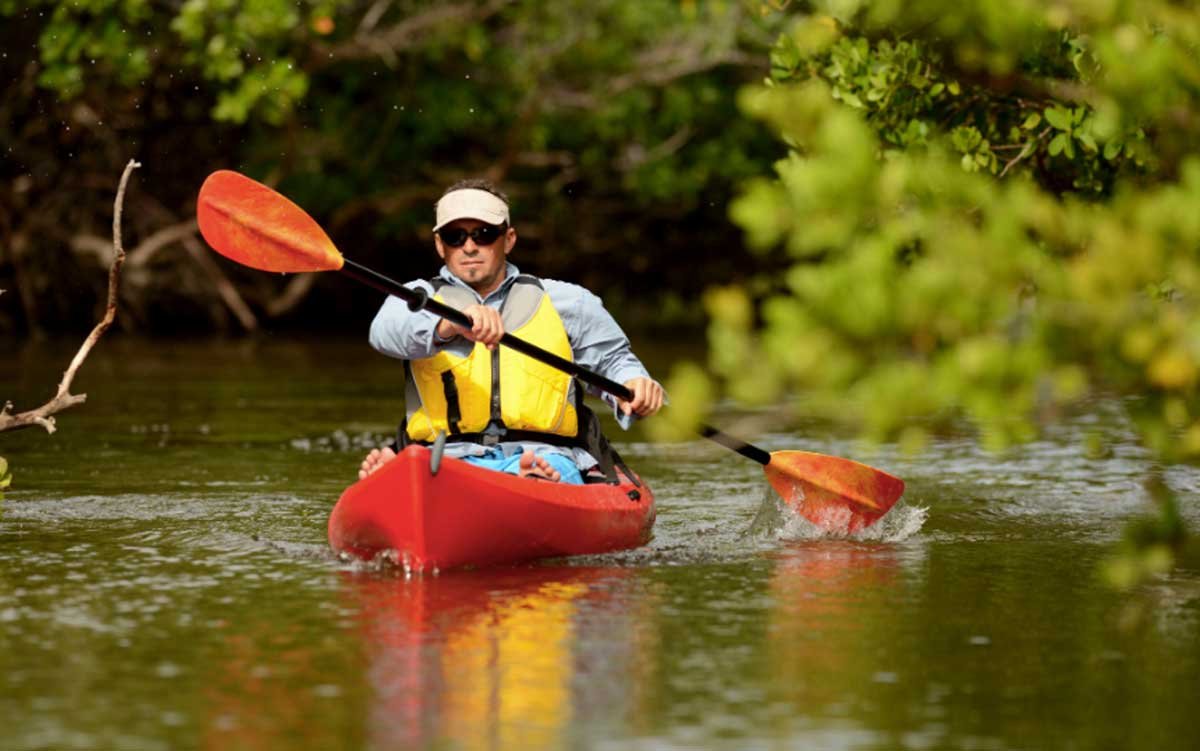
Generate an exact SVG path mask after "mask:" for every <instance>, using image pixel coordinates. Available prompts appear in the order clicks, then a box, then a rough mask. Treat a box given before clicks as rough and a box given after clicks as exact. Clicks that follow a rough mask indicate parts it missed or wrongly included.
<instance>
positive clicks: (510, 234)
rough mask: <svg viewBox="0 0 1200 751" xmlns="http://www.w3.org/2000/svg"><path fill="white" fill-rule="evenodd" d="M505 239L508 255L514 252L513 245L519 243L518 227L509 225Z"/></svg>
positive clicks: (505, 250)
mask: <svg viewBox="0 0 1200 751" xmlns="http://www.w3.org/2000/svg"><path fill="white" fill-rule="evenodd" d="M504 240H505V242H504V255H508V254H509V253H511V252H512V249H513V246H514V245H516V244H517V228H516V227H509V228H508V231H507V232H505V233H504Z"/></svg>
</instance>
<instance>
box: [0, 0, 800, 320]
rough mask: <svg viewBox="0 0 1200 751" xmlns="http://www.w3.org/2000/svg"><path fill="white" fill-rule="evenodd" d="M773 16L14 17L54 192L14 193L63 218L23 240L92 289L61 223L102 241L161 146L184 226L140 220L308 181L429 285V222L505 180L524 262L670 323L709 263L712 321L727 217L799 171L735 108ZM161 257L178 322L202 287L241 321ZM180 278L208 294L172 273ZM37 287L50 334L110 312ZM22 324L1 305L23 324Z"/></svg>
mask: <svg viewBox="0 0 1200 751" xmlns="http://www.w3.org/2000/svg"><path fill="white" fill-rule="evenodd" d="M751 10H752V9H751ZM751 10H748V7H747V5H746V4H744V3H742V2H719V3H680V2H678V0H647V1H646V2H628V0H562V1H561V2H554V3H546V2H540V1H538V2H535V1H534V0H513V1H512V2H453V3H439V2H433V1H432V0H407V1H406V2H396V3H358V2H352V1H351V0H251V1H250V2H234V1H233V0H183V1H181V2H178V3H167V4H163V3H152V2H149V0H86V2H76V1H75V0H33V2H31V3H15V2H12V0H0V45H3V46H5V48H6V49H9V50H14V49H17V48H18V46H20V48H21V49H22V50H25V52H23V53H22V55H21V59H20V60H18V59H17V58H18V56H17V55H16V54H11V53H10V54H9V55H8V56H7V57H5V58H0V75H4V76H10V77H12V78H14V79H15V80H16V84H14V86H13V88H12V91H13V94H12V95H11V96H6V97H5V98H4V99H2V100H0V116H2V117H0V145H3V146H5V147H7V146H9V145H12V148H10V149H9V150H8V151H7V152H6V153H5V155H6V157H7V158H8V159H9V160H10V161H9V164H10V165H11V169H12V170H13V171H14V173H15V174H21V175H26V174H28V175H30V176H31V177H32V179H33V182H32V183H29V184H28V189H26V190H25V191H24V192H23V193H22V195H21V196H20V197H19V198H17V199H14V200H19V201H20V202H21V203H22V204H23V205H27V206H29V207H37V211H36V212H32V213H30V214H29V215H28V216H29V219H28V221H29V227H27V228H24V227H17V228H16V232H15V234H18V235H25V236H31V237H38V238H39V240H38V242H40V243H44V244H46V245H48V246H52V247H54V248H55V249H56V250H60V252H58V253H47V254H43V255H42V256H41V257H42V258H44V259H46V260H45V264H46V265H47V266H57V268H48V269H46V274H45V277H46V278H47V279H49V278H52V277H53V276H55V275H57V276H71V277H72V278H84V277H85V275H83V274H78V273H70V274H67V273H65V272H64V271H63V269H62V268H61V267H62V266H63V265H67V264H70V263H72V261H69V260H65V258H70V256H71V254H70V253H69V251H64V250H61V249H62V248H64V247H66V246H67V244H68V243H69V242H70V236H69V235H68V233H66V232H65V230H63V231H62V234H63V235H66V236H64V237H58V236H54V235H55V230H56V229H57V228H65V227H73V228H75V229H76V233H78V232H79V231H82V230H83V228H85V227H98V226H101V225H102V224H103V223H104V222H105V221H106V218H105V217H110V212H111V205H110V204H109V203H108V202H107V200H106V199H103V198H102V197H101V195H100V194H99V193H98V192H97V191H95V190H90V189H85V188H83V187H82V186H84V185H96V184H101V182H102V181H105V184H107V183H106V181H107V180H108V179H109V177H110V175H112V174H119V172H120V169H121V167H122V166H123V165H124V163H125V161H127V160H128V158H129V157H130V155H131V153H133V152H136V153H137V155H138V156H139V158H141V159H145V160H146V162H147V164H148V165H149V164H153V163H158V164H161V165H164V166H166V165H170V167H171V169H170V170H168V171H167V172H166V173H164V174H163V175H161V176H160V178H159V179H158V180H156V181H155V185H156V190H155V191H154V194H155V196H154V197H155V198H156V199H161V201H162V203H163V205H162V206H160V207H157V208H162V209H166V210H167V211H168V212H170V213H171V214H173V215H174V216H173V217H172V218H170V219H168V218H165V217H164V214H163V213H162V212H160V211H158V210H157V209H156V210H155V211H154V212H138V211H130V212H129V213H128V215H127V216H128V220H129V222H130V223H131V225H134V224H135V223H136V222H138V221H139V219H140V218H142V217H144V220H143V221H145V222H146V223H147V224H156V225H158V226H157V227H147V231H148V232H149V231H154V229H157V228H159V227H161V226H162V225H163V224H164V223H170V222H171V221H173V220H181V219H182V218H183V217H185V216H186V215H188V214H190V213H191V212H192V211H194V200H195V190H196V186H197V185H199V184H200V182H201V181H202V180H203V178H204V177H205V176H206V174H207V173H208V172H210V171H212V170H213V169H218V168H222V167H234V168H237V169H239V170H242V171H244V172H247V173H248V174H251V175H252V176H255V177H259V178H264V179H266V180H268V181H269V182H271V183H272V184H273V185H275V186H277V187H278V188H280V189H281V190H283V191H284V192H285V193H287V194H288V195H289V196H291V197H292V198H293V199H294V200H296V201H298V202H299V203H300V204H302V205H303V206H305V208H306V209H308V210H309V211H310V212H312V213H313V214H314V215H315V216H316V217H317V218H318V220H320V221H322V223H323V224H324V225H325V226H326V228H327V229H328V230H329V231H330V232H331V234H334V235H335V236H336V237H337V238H338V241H339V243H340V244H341V243H344V244H345V245H346V247H349V248H352V249H353V252H354V253H356V254H357V255H358V256H359V257H360V258H362V260H364V261H372V260H373V261H379V260H385V261H386V263H387V264H391V267H390V268H388V267H387V266H385V268H386V270H388V271H389V272H391V273H393V274H396V275H401V276H403V275H406V274H414V275H415V274H422V275H428V274H429V273H430V269H429V266H430V264H431V263H432V261H431V260H430V254H429V253H422V252H419V251H420V250H423V249H425V248H427V247H428V232H427V229H426V228H425V225H426V224H427V223H428V215H429V206H430V205H431V204H432V203H433V201H435V200H436V198H437V195H438V193H439V192H440V190H441V188H442V187H444V186H445V185H446V184H449V183H450V182H453V181H455V180H457V179H460V178H462V177H464V176H466V175H480V174H486V175H488V176H489V177H492V178H493V179H496V180H498V181H499V182H501V183H503V184H504V185H505V186H506V188H507V189H508V192H509V194H510V195H511V196H512V198H513V200H514V212H515V216H516V217H518V222H519V226H520V229H521V231H522V244H521V258H520V261H521V262H522V264H523V265H526V266H528V267H529V268H536V269H537V270H538V271H539V273H542V274H545V275H547V276H556V275H561V276H566V277H568V278H572V279H576V280H578V281H580V282H584V283H587V284H588V285H589V286H590V287H592V288H593V289H596V291H598V292H610V291H611V290H612V289H620V290H621V293H622V294H626V295H628V297H629V299H630V300H632V301H643V302H642V304H643V306H644V308H645V309H646V310H647V311H651V310H652V309H653V307H654V303H653V302H650V300H651V299H652V298H656V297H657V295H658V294H659V292H660V288H661V286H662V285H661V284H660V279H661V276H660V275H659V273H658V272H657V271H655V272H654V273H649V272H651V271H652V270H653V269H660V268H661V269H669V268H676V267H679V266H681V265H683V264H684V263H689V262H692V263H694V260H695V256H696V254H697V253H700V254H702V255H704V256H705V258H706V259H707V261H706V263H704V264H703V265H702V266H703V269H704V275H688V276H687V278H683V279H679V280H678V283H677V284H674V285H673V286H675V290H674V291H675V292H676V293H677V294H678V295H679V296H680V297H681V299H685V300H688V301H689V304H690V307H691V311H690V313H689V315H690V316H691V317H692V318H698V317H699V303H698V299H699V296H700V292H701V291H702V289H703V287H704V285H705V284H706V283H707V282H708V281H711V280H712V279H723V278H727V277H729V276H730V275H731V274H732V273H736V271H737V269H738V262H737V261H736V258H735V257H734V255H733V254H730V253H729V252H728V248H729V247H730V246H731V245H734V244H735V243H736V242H737V230H736V228H734V227H732V226H730V225H729V224H728V222H727V221H725V217H724V216H723V213H722V212H721V211H720V210H719V207H721V206H723V205H724V204H725V203H726V202H727V200H728V197H729V195H730V194H731V193H732V192H733V190H734V185H735V184H736V182H738V181H740V180H743V179H745V178H747V177H749V176H751V175H755V174H761V173H762V172H764V171H765V170H766V169H767V168H768V166H769V164H770V160H771V158H772V157H773V146H772V144H771V143H770V141H769V139H764V138H763V130H762V126H761V125H760V124H759V123H757V122H755V121H752V120H750V119H748V118H745V117H742V116H741V115H740V114H739V112H738V110H737V107H736V104H735V101H734V97H735V92H736V91H737V90H738V88H739V87H740V86H741V85H743V84H745V83H747V82H750V81H754V80H758V79H759V78H761V76H762V75H763V73H764V72H765V70H766V56H767V50H768V49H769V47H770V44H771V42H772V40H773V39H774V37H775V35H776V33H777V32H778V30H779V29H780V28H782V25H781V24H782V22H783V19H781V18H780V17H778V16H777V15H773V16H767V17H763V18H759V17H757V16H756V15H753V14H752V13H751ZM30 40H37V43H36V45H35V47H36V48H35V49H31V48H30V44H29V42H30ZM17 92H19V93H17ZM181 157H182V158H181ZM8 184H9V183H4V184H3V185H0V199H5V198H8V197H9V196H8V195H5V192H6V191H8V190H9V188H7V187H6V186H7V185H8ZM21 184H22V185H25V183H21ZM77 186H78V187H77ZM73 190H77V191H78V194H76V193H73V192H72V191H73ZM14 205H15V204H14ZM84 209H87V210H88V213H87V214H86V215H84V216H80V214H84ZM39 213H40V214H41V215H38V214H39ZM18 214H19V215H20V216H22V217H24V216H26V214H25V213H24V212H18ZM44 228H51V231H50V233H49V236H48V234H47V232H46V231H45V229H44ZM130 229H131V236H134V234H135V231H136V230H137V229H138V228H137V227H136V226H131V227H130ZM96 232H97V233H98V232H99V230H97V231H96ZM397 247H403V248H409V249H413V250H414V251H415V252H407V253H399V252H396V249H397ZM567 251H569V252H567ZM155 258H156V260H159V264H154V265H152V267H151V268H150V269H148V273H150V274H151V276H152V278H155V280H156V281H157V280H158V278H159V277H163V278H162V281H161V282H160V283H158V287H159V289H158V291H157V294H158V295H159V296H160V297H161V299H162V300H163V301H164V304H165V305H168V306H171V307H172V308H173V309H176V310H177V309H178V308H179V307H180V305H179V303H180V301H181V298H185V297H187V296H188V295H192V296H194V298H199V299H191V300H189V301H188V302H190V308H191V309H193V310H198V311H206V310H214V309H215V310H216V311H217V312H218V313H219V312H220V310H221V305H220V303H219V302H214V300H215V295H214V294H213V292H212V290H211V285H210V284H209V283H208V282H207V278H206V277H204V276H202V275H200V274H196V273H194V272H195V270H194V269H192V270H191V271H187V269H188V268H190V267H189V264H191V263H192V262H191V261H188V260H186V258H185V257H183V253H182V249H181V248H180V247H178V246H172V247H170V248H167V249H165V250H164V252H161V253H158V254H156V255H155ZM652 258H653V262H652ZM172 259H173V260H175V261H177V263H174V264H170V263H169V261H170V260H172ZM180 261H182V263H179V262H180ZM5 264H6V259H5V258H4V257H2V256H0V279H4V278H5V277H6V274H17V273H28V272H16V271H10V269H12V268H13V267H11V266H6V265H5ZM695 265H697V266H698V265H699V264H695ZM25 268H28V267H25ZM168 269H169V270H168ZM72 271H75V269H72ZM631 272H632V273H631ZM179 273H189V274H191V276H194V277H196V278H195V279H190V278H189V279H178V278H169V275H174V274H179ZM277 281H278V285H279V286H280V287H281V286H282V285H283V284H284V283H285V282H286V280H282V279H281V280H277ZM235 282H239V284H238V287H239V290H241V291H243V293H244V294H245V296H246V298H247V300H248V302H249V304H250V305H251V307H252V308H253V309H254V310H255V312H256V313H257V312H259V311H260V310H261V309H262V308H263V307H268V308H269V307H270V306H269V305H265V306H264V305H263V304H261V301H266V302H269V301H270V299H271V297H272V290H271V289H264V286H265V285H264V283H263V282H262V280H261V279H247V280H237V279H235ZM14 286H16V285H14ZM25 286H26V289H27V290H28V291H29V294H28V296H27V298H24V299H29V300H33V301H35V302H34V303H31V308H33V309H31V310H30V311H29V312H28V313H23V314H24V315H25V316H26V317H27V318H28V319H30V320H31V321H32V322H33V323H31V324H30V325H35V324H42V325H45V326H47V327H48V328H56V327H61V325H56V320H55V319H54V318H53V317H52V316H51V315H50V314H48V313H47V312H46V309H47V308H49V307H51V305H54V306H59V307H64V308H66V307H70V306H71V305H72V303H69V302H67V300H74V299H77V298H78V299H80V302H79V303H78V309H77V310H75V311H74V312H73V315H74V316H75V317H76V318H79V319H83V318H85V317H86V314H88V313H90V303H89V300H88V299H87V296H68V295H62V294H51V291H50V284H49V283H48V282H47V283H44V284H41V283H35V282H34V281H30V280H28V279H26V285H25ZM329 286H330V287H331V288H333V287H336V285H329ZM275 291H278V290H275ZM330 294H334V293H330ZM347 297H349V295H348V296H347ZM358 299H361V300H364V301H365V298H362V296H358ZM49 301H52V302H49ZM355 304H358V303H357V300H356V302H355ZM10 315H13V314H12V313H10V312H9V311H0V327H2V326H4V325H5V324H6V322H7V323H8V325H13V324H12V322H11V319H10V318H8V316H10ZM63 317H70V316H69V314H63ZM182 317H183V316H168V315H153V314H150V313H149V312H147V313H146V314H145V315H133V316H127V317H123V320H122V322H121V325H138V324H139V323H143V322H153V321H165V320H171V321H172V323H170V324H169V325H170V326H171V327H175V326H177V325H178V322H179V321H180V320H181V319H182ZM321 318H322V319H323V320H329V318H328V317H327V316H321ZM16 325H17V327H18V328H19V327H20V322H18V323H17V324H16Z"/></svg>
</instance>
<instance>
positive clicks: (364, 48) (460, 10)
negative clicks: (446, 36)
mask: <svg viewBox="0 0 1200 751" xmlns="http://www.w3.org/2000/svg"><path fill="white" fill-rule="evenodd" d="M512 1H513V0H491V2H489V3H485V4H484V5H479V4H478V3H473V2H466V3H438V4H436V5H434V6H433V7H432V8H430V9H429V10H427V11H425V12H424V13H419V14H417V15H415V16H409V17H408V18H405V19H404V20H403V21H400V22H398V23H396V24H393V25H392V26H389V27H387V28H385V29H381V30H379V31H374V30H373V29H374V25H375V24H376V23H377V22H378V20H379V19H378V16H379V15H382V13H383V12H384V11H386V10H387V8H386V7H384V8H380V6H379V5H376V7H375V8H372V9H371V10H370V11H368V13H367V15H365V16H364V17H363V23H362V24H361V25H360V26H359V30H358V33H356V34H355V35H354V36H353V37H351V38H350V39H348V40H346V41H344V42H341V43H339V44H336V45H333V46H332V47H330V48H328V49H327V50H325V53H326V54H324V55H321V56H320V57H319V59H321V60H322V62H325V61H334V60H362V59H365V58H374V57H378V58H382V59H383V61H384V62H385V63H387V64H388V65H389V66H395V65H396V63H397V57H398V55H399V53H401V52H403V51H405V50H408V49H411V48H413V47H416V46H417V45H418V44H420V43H421V41H423V40H422V37H423V36H424V35H425V34H428V33H429V32H430V31H431V30H432V29H435V28H437V27H439V26H442V25H448V24H451V23H453V24H454V26H455V27H456V28H457V27H459V26H461V25H463V24H464V23H467V22H471V21H481V20H483V19H485V18H488V17H490V16H493V15H495V14H496V13H498V12H499V11H500V9H501V8H503V7H504V6H506V5H508V4H510V3H511V2H512ZM368 19H369V20H370V22H371V23H370V24H368V23H367V21H368Z"/></svg>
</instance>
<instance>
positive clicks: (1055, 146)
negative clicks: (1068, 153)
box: [1046, 133, 1071, 156]
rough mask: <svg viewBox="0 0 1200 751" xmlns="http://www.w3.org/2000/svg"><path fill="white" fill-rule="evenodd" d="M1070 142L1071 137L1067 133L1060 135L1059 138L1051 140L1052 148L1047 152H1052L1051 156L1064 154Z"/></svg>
mask: <svg viewBox="0 0 1200 751" xmlns="http://www.w3.org/2000/svg"><path fill="white" fill-rule="evenodd" d="M1070 142H1071V137H1070V136H1068V135H1067V134H1066V133H1059V134H1058V135H1057V136H1055V137H1054V138H1052V139H1050V146H1049V147H1048V148H1047V149H1046V150H1047V151H1049V152H1050V156H1058V155H1059V154H1061V153H1062V152H1063V149H1065V148H1066V146H1067V144H1068V143H1070Z"/></svg>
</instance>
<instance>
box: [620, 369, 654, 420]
mask: <svg viewBox="0 0 1200 751" xmlns="http://www.w3.org/2000/svg"><path fill="white" fill-rule="evenodd" d="M625 388H627V389H629V390H630V391H632V392H633V399H631V400H625V399H620V398H618V399H617V406H618V407H619V408H620V410H621V411H622V412H624V413H625V414H627V415H628V414H635V415H637V416H638V417H649V416H650V415H652V414H654V413H655V412H657V411H658V410H660V409H662V405H663V397H664V392H663V387H662V386H660V385H659V383H658V381H656V380H654V379H653V378H631V379H630V380H628V381H626V382H625Z"/></svg>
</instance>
